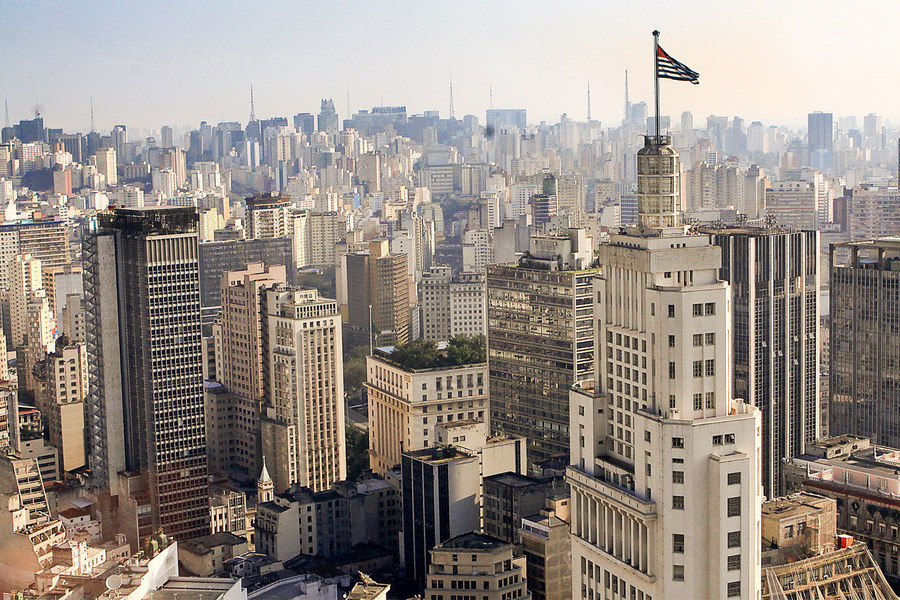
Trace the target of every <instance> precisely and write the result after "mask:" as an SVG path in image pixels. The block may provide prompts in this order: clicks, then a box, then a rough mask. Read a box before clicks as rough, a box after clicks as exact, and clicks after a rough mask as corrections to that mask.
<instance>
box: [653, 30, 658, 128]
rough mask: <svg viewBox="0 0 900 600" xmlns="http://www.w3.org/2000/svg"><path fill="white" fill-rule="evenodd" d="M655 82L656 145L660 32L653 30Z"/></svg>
mask: <svg viewBox="0 0 900 600" xmlns="http://www.w3.org/2000/svg"><path fill="white" fill-rule="evenodd" d="M653 81H654V83H655V87H656V143H657V144H659V141H660V140H659V31H658V30H656V29H654V30H653Z"/></svg>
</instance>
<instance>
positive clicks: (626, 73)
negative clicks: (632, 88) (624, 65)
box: [625, 69, 631, 123]
mask: <svg viewBox="0 0 900 600" xmlns="http://www.w3.org/2000/svg"><path fill="white" fill-rule="evenodd" d="M629 112H631V102H630V101H629V100H628V69H625V122H626V123H627V122H628V113H629Z"/></svg>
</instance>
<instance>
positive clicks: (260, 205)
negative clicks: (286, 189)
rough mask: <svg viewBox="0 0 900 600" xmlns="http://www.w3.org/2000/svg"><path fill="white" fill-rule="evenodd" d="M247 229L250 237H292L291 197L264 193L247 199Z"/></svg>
mask: <svg viewBox="0 0 900 600" xmlns="http://www.w3.org/2000/svg"><path fill="white" fill-rule="evenodd" d="M246 203H247V213H246V225H245V227H246V229H247V237H248V238H250V239H261V238H280V237H290V236H291V235H292V234H293V227H292V223H291V218H290V209H291V199H290V198H289V197H287V196H278V195H276V194H263V195H261V196H253V197H252V198H247V199H246Z"/></svg>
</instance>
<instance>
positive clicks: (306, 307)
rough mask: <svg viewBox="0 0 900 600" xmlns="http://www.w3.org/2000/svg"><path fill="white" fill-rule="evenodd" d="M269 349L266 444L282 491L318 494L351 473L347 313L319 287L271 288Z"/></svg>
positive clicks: (267, 300) (268, 292)
mask: <svg viewBox="0 0 900 600" xmlns="http://www.w3.org/2000/svg"><path fill="white" fill-rule="evenodd" d="M265 303H266V306H265V311H266V316H265V319H266V329H267V340H268V343H267V346H268V354H267V356H266V359H267V362H268V365H267V367H268V370H269V373H268V388H267V392H268V393H267V404H266V406H265V409H264V416H263V421H262V450H263V454H264V455H265V456H267V457H270V458H269V460H268V465H269V470H270V472H271V473H272V480H273V481H274V482H275V489H277V490H282V491H283V490H285V489H287V488H288V487H289V486H290V485H291V484H292V483H299V484H300V485H302V486H304V487H308V488H310V489H311V490H313V491H314V492H321V491H325V490H328V489H329V488H331V484H333V483H334V482H336V481H341V480H343V479H345V478H346V477H347V450H346V446H345V442H344V379H343V366H344V363H343V354H342V350H341V348H342V340H341V315H340V311H339V310H338V305H337V302H335V301H334V300H329V299H327V298H320V297H319V294H318V292H317V291H316V290H299V289H293V288H286V287H284V286H276V287H275V288H273V289H269V290H266V292H265Z"/></svg>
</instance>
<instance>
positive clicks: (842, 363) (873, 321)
mask: <svg viewBox="0 0 900 600" xmlns="http://www.w3.org/2000/svg"><path fill="white" fill-rule="evenodd" d="M830 264H831V299H830V302H831V311H830V314H831V327H830V333H829V338H830V351H831V362H830V365H829V382H828V388H829V393H830V395H831V396H830V403H829V407H828V419H829V421H828V432H829V434H830V435H841V434H845V433H846V434H852V435H858V436H863V437H866V438H869V439H871V440H872V443H874V444H882V445H885V446H890V447H892V448H900V385H898V384H897V382H898V380H900V240H898V239H896V238H884V239H879V240H870V241H864V242H848V243H844V244H833V245H832V246H831V260H830Z"/></svg>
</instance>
